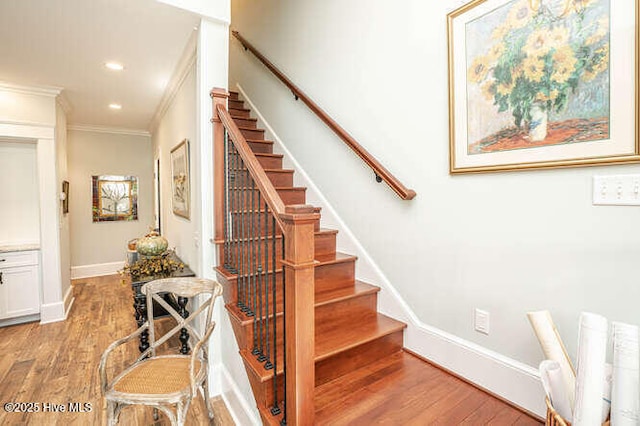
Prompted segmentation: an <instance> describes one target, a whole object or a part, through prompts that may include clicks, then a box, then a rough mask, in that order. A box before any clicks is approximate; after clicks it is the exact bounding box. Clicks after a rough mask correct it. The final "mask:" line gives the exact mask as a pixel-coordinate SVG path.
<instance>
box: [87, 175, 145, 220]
mask: <svg viewBox="0 0 640 426" xmlns="http://www.w3.org/2000/svg"><path fill="white" fill-rule="evenodd" d="M92 184H93V197H92V198H93V221H94V222H113V221H119V220H129V221H130V220H138V178H137V177H135V176H114V175H101V176H92Z"/></svg>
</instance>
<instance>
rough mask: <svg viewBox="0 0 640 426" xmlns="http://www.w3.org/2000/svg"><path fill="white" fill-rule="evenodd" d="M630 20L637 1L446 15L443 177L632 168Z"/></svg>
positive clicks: (498, 4) (472, 6)
mask: <svg viewBox="0 0 640 426" xmlns="http://www.w3.org/2000/svg"><path fill="white" fill-rule="evenodd" d="M637 21H638V1H637V0H615V1H614V0H473V1H471V2H469V3H467V4H465V5H464V6H462V7H460V8H458V9H457V10H455V11H453V12H451V13H450V14H449V15H448V16H447V24H448V42H449V139H450V171H451V173H477V172H489V171H499V170H518V169H532V168H549V167H570V166H584V165H599V164H619V163H629V162H637V161H640V149H639V144H638V110H637V107H638V106H637V103H638V87H637V83H636V82H637V78H636V77H637V73H638V69H637V68H638V43H637V37H638V35H637V25H638V22H637Z"/></svg>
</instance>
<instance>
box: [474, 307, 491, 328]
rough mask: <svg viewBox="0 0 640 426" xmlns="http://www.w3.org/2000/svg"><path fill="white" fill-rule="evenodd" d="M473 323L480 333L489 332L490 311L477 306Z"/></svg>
mask: <svg viewBox="0 0 640 426" xmlns="http://www.w3.org/2000/svg"><path fill="white" fill-rule="evenodd" d="M473 325H474V327H475V329H476V331H477V332H478V333H482V334H489V312H487V311H483V310H482V309H477V308H476V310H475V316H474V320H473Z"/></svg>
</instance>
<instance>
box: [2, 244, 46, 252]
mask: <svg viewBox="0 0 640 426" xmlns="http://www.w3.org/2000/svg"><path fill="white" fill-rule="evenodd" d="M30 250H40V244H6V245H0V253H8V252H10V251H30Z"/></svg>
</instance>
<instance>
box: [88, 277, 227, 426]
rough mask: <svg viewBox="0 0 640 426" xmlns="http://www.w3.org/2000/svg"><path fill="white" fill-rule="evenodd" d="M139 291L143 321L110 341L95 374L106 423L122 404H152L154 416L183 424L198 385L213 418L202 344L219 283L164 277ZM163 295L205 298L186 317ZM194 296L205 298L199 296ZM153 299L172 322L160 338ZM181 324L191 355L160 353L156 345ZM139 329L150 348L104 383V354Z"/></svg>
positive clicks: (205, 350) (113, 421)
mask: <svg viewBox="0 0 640 426" xmlns="http://www.w3.org/2000/svg"><path fill="white" fill-rule="evenodd" d="M141 290H142V293H143V294H145V295H146V300H147V310H148V318H149V319H148V321H146V322H145V323H144V324H143V325H142V326H141V327H140V328H138V329H137V330H136V331H135V332H133V333H132V334H130V335H129V336H127V337H124V338H122V339H120V340H117V341H115V342H113V343H112V344H111V345H110V346H109V347H108V348H107V350H106V351H105V352H104V353H103V354H102V358H101V359H100V366H99V372H100V380H101V389H102V394H103V396H104V398H105V400H106V405H107V423H108V424H109V425H110V426H111V425H115V424H116V423H118V417H119V414H120V411H121V410H122V409H123V408H124V407H126V406H129V405H146V406H150V407H153V408H154V415H155V414H156V413H157V411H155V410H160V411H162V412H163V413H165V414H166V415H167V417H168V418H169V420H170V421H171V424H172V425H183V424H184V422H185V418H186V414H187V411H188V410H189V405H190V403H191V400H192V399H193V398H194V397H197V393H198V389H199V390H200V392H201V393H202V397H203V399H204V401H205V404H206V407H207V411H208V415H209V420H210V421H212V420H213V409H212V407H211V402H210V400H209V398H210V395H209V390H208V387H207V376H208V374H207V372H208V363H207V362H208V344H207V342H208V340H209V337H210V336H211V333H212V331H213V329H214V327H215V322H213V321H212V320H211V315H212V312H213V307H214V304H215V301H216V299H217V298H218V296H220V295H221V294H222V286H221V285H220V284H219V283H217V282H215V281H212V280H206V279H200V278H165V279H160V280H155V281H151V282H148V283H147V284H145V285H144V286H143V287H142V289H141ZM167 293H172V294H174V295H175V296H177V297H188V298H190V300H195V298H196V297H198V296H199V295H204V296H205V297H206V295H210V297H209V298H208V299H207V300H201V303H200V306H199V307H198V308H196V309H195V310H194V312H193V313H191V314H190V315H189V316H188V317H187V318H183V317H182V316H181V315H180V314H179V313H178V312H177V311H176V310H175V309H174V308H173V307H172V306H171V305H170V304H169V303H167V301H166V300H165V298H164V297H163V296H164V295H166V294H167ZM198 299H204V297H202V296H200V297H198ZM154 301H155V302H157V304H158V305H160V306H161V307H162V308H164V309H165V310H166V311H167V312H168V313H169V314H170V315H171V317H173V318H174V319H175V320H176V323H177V324H176V326H175V327H173V328H172V329H171V330H169V331H168V332H166V333H165V334H164V335H162V336H161V337H160V336H159V330H158V329H157V326H158V321H154V312H153V310H154V303H153V302H154ZM203 317H204V318H205V322H204V327H203V328H204V330H205V331H204V333H202V334H201V333H199V332H198V331H197V330H196V328H197V327H195V324H197V323H200V324H202V322H201V319H202V318H203ZM183 328H184V329H186V330H187V331H188V333H189V345H190V347H191V354H190V355H172V354H169V355H167V354H164V353H163V354H159V353H158V352H159V351H158V348H159V347H160V346H161V345H163V344H165V343H166V342H167V341H168V340H169V338H171V337H172V336H174V335H176V334H177V333H179V332H180V331H181V330H182V329H183ZM144 331H148V333H149V348H148V349H146V350H145V351H144V352H143V353H142V354H141V355H140V356H139V357H138V359H137V360H136V361H135V362H134V363H133V364H132V365H130V366H129V367H128V368H126V369H125V370H124V371H122V372H121V373H120V374H118V375H116V376H115V377H114V378H113V379H112V380H111V381H109V380H108V379H107V363H108V360H109V356H110V355H111V354H112V352H113V351H114V349H116V348H117V347H119V346H120V345H122V344H124V343H126V342H128V341H130V340H132V339H134V338H136V337H138V336H140V335H141V334H142V333H143V332H144ZM157 332H158V333H157ZM157 334H158V335H157ZM158 337H159V338H158ZM165 346H166V345H165ZM163 348H164V347H163ZM174 407H175V412H174Z"/></svg>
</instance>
